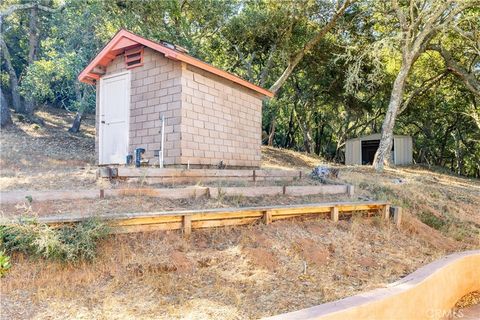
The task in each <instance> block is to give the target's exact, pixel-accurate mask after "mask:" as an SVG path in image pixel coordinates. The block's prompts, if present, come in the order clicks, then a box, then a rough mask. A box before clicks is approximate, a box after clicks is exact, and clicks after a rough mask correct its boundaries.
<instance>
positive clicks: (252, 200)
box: [0, 195, 350, 217]
mask: <svg viewBox="0 0 480 320" xmlns="http://www.w3.org/2000/svg"><path fill="white" fill-rule="evenodd" d="M346 200H350V199H349V198H347V197H346V196H345V195H330V196H328V195H325V196H322V195H312V196H305V197H293V196H282V195H278V196H268V197H248V198H247V197H243V196H232V197H226V196H225V197H219V198H218V199H206V198H204V197H202V198H198V199H193V198H192V199H178V200H176V199H159V198H152V197H146V196H145V197H119V198H105V199H80V200H62V201H35V200H34V201H33V202H32V203H28V201H27V200H25V202H24V203H18V204H3V205H2V206H1V208H0V216H1V217H20V216H46V215H50V216H53V215H66V214H76V215H85V216H90V215H97V214H100V213H114V212H153V211H173V210H182V209H183V210H187V209H191V210H195V209H211V208H226V207H247V206H268V205H290V204H301V203H313V202H331V201H346Z"/></svg>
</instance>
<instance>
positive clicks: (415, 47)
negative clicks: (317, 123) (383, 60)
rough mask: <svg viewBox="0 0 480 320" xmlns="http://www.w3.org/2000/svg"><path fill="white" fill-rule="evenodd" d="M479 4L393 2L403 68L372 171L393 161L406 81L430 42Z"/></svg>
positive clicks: (448, 0) (393, 93) (465, 2)
mask: <svg viewBox="0 0 480 320" xmlns="http://www.w3.org/2000/svg"><path fill="white" fill-rule="evenodd" d="M474 2H477V1H455V0H445V1H436V0H427V1H417V0H412V1H410V2H409V4H408V5H403V4H402V5H401V4H399V3H398V1H397V0H392V1H391V7H392V10H393V11H394V13H395V16H396V18H397V20H398V22H399V26H400V34H399V35H398V36H399V38H400V39H399V40H400V45H401V57H402V61H401V66H400V70H399V71H398V74H397V76H396V78H395V81H394V83H393V87H392V92H391V96H390V102H389V104H388V109H387V112H386V115H385V119H384V122H383V125H382V137H381V140H380V145H379V147H378V150H377V152H376V154H375V159H374V162H373V167H374V168H375V169H376V170H377V171H382V170H383V168H384V163H385V162H386V161H388V160H389V158H390V151H391V149H392V142H393V128H394V126H395V120H396V118H397V115H398V111H399V109H400V107H401V105H402V103H403V98H404V97H403V96H404V90H405V84H406V81H407V77H408V75H409V73H410V71H411V68H412V67H413V65H414V63H415V62H416V60H417V59H418V57H419V56H420V55H421V54H422V53H423V52H424V51H425V50H426V48H427V46H428V44H429V43H430V41H431V40H432V39H433V38H434V37H435V36H436V35H437V34H438V33H440V32H442V31H444V30H445V29H446V28H448V27H449V26H450V25H451V24H452V21H454V19H455V18H456V17H457V16H458V15H459V14H461V13H462V12H463V11H464V10H465V9H466V8H468V7H471V6H473V5H474Z"/></svg>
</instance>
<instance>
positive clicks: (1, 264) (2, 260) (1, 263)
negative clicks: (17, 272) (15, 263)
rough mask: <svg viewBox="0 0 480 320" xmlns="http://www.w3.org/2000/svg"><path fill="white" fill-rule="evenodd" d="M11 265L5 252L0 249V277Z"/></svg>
mask: <svg viewBox="0 0 480 320" xmlns="http://www.w3.org/2000/svg"><path fill="white" fill-rule="evenodd" d="M11 267H12V265H11V264H10V257H9V256H7V255H6V254H5V250H3V251H0V278H2V277H4V276H5V275H6V274H7V272H8V270H10V268H11Z"/></svg>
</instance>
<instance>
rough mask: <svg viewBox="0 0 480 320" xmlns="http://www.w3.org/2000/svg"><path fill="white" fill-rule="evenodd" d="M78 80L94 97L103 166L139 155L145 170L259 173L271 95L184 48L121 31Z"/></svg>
mask: <svg viewBox="0 0 480 320" xmlns="http://www.w3.org/2000/svg"><path fill="white" fill-rule="evenodd" d="M78 79H79V80H80V81H81V82H84V83H88V84H92V85H95V86H96V89H97V108H96V110H97V111H96V128H97V130H96V139H95V146H96V152H97V155H98V163H99V164H101V165H107V164H124V163H126V159H127V155H134V151H135V149H137V148H142V149H145V152H144V154H143V157H144V159H146V160H148V161H149V164H150V165H159V164H160V163H162V166H163V165H167V166H168V165H170V166H175V165H191V166H194V167H195V166H200V167H209V166H217V165H219V164H220V163H222V164H224V165H227V166H229V167H258V166H260V162H261V150H260V147H261V133H262V100H263V99H265V98H267V97H272V96H273V94H272V93H271V92H270V91H268V90H266V89H263V88H261V87H259V86H256V85H254V84H252V83H250V82H248V81H245V80H243V79H241V78H239V77H237V76H235V75H233V74H231V73H228V72H226V71H224V70H221V69H218V68H216V67H213V66H212V65H210V64H208V63H205V62H203V61H200V60H198V59H196V58H194V57H192V56H190V55H188V51H187V50H186V49H184V48H182V47H179V46H176V45H174V44H171V43H168V42H164V41H162V42H154V41H151V40H148V39H145V38H143V37H140V36H138V35H136V34H133V33H131V32H129V31H126V30H120V31H119V32H118V33H117V34H116V35H115V36H114V37H113V38H112V39H111V40H110V42H108V44H107V45H106V46H105V47H104V48H103V49H102V51H101V52H100V53H99V54H98V55H97V56H96V57H95V58H94V59H93V60H92V61H91V62H90V64H89V65H88V66H87V67H86V68H85V69H84V70H83V71H82V72H81V73H80V75H79V76H78ZM162 128H164V129H163V132H162ZM162 159H163V161H162Z"/></svg>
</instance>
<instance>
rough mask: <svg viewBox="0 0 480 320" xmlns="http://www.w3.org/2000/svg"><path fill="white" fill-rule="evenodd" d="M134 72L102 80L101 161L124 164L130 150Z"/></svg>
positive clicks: (101, 162)
mask: <svg viewBox="0 0 480 320" xmlns="http://www.w3.org/2000/svg"><path fill="white" fill-rule="evenodd" d="M129 108H130V73H121V74H117V75H113V76H108V77H105V78H102V79H101V80H100V132H99V134H100V136H99V140H100V142H99V149H100V150H99V157H100V159H99V162H100V164H124V163H125V161H126V155H127V153H128V134H129V115H130V109H129Z"/></svg>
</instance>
